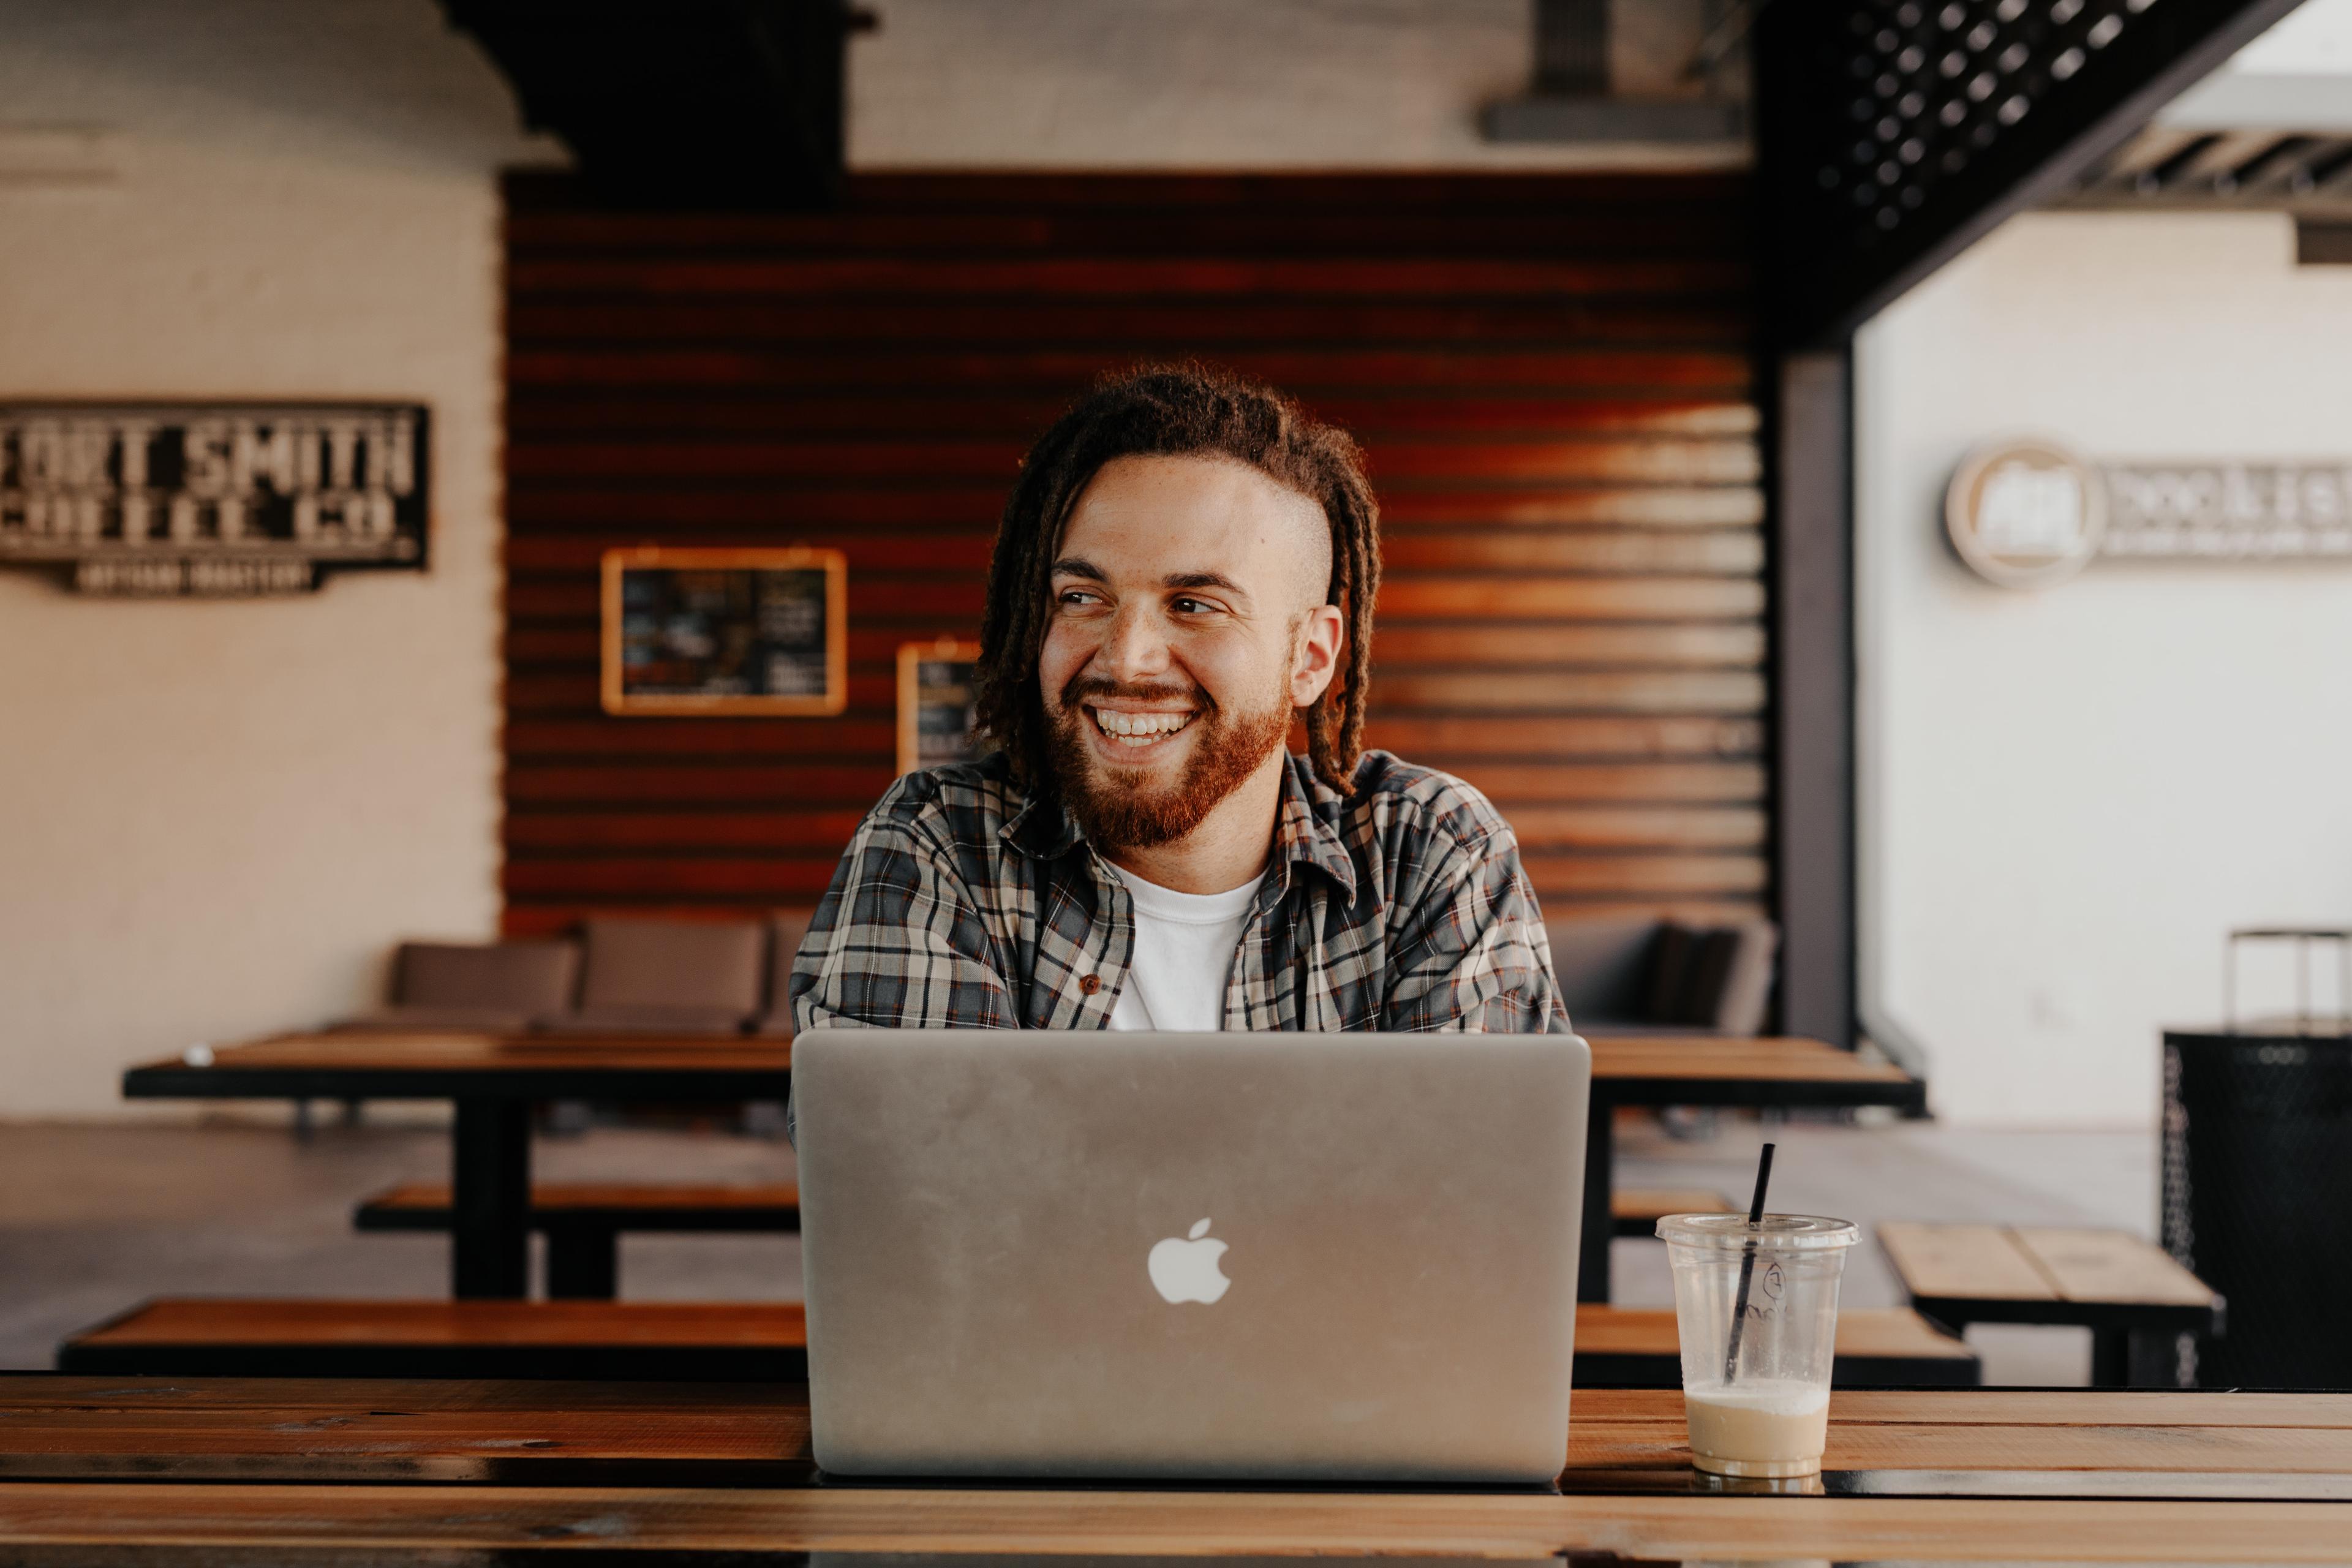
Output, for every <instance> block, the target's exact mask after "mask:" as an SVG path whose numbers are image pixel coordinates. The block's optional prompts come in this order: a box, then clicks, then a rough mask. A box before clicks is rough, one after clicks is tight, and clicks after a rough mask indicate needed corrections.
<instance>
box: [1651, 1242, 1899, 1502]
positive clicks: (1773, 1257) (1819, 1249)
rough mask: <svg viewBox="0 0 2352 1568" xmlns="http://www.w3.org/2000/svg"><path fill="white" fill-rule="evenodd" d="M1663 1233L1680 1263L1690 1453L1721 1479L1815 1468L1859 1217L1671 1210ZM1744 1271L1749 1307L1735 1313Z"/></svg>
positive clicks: (1805, 1472)
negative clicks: (1757, 1218) (1759, 1216)
mask: <svg viewBox="0 0 2352 1568" xmlns="http://www.w3.org/2000/svg"><path fill="white" fill-rule="evenodd" d="M1658 1235H1659V1237H1661V1238H1663V1239H1664V1242H1665V1244H1666V1260H1667V1262H1668V1263H1670V1264H1671V1265H1672V1266H1673V1268H1674V1275H1675V1327H1676V1328H1677V1329H1678V1330H1679V1331H1680V1333H1681V1338H1682V1351H1683V1415H1684V1417H1685V1420H1687V1421H1688V1423H1689V1424H1690V1445H1691V1462H1692V1463H1693V1464H1695V1465H1696V1466H1697V1467H1698V1468H1700V1469H1702V1470H1706V1471H1708V1472H1710V1473H1712V1474H1715V1475H1718V1476H1810V1475H1816V1474H1819V1473H1820V1471H1821V1468H1822V1446H1823V1444H1824V1443H1825V1442H1826V1441H1827V1440H1828V1436H1829V1419H1830V1363H1832V1360H1833V1359H1834V1358H1835V1356H1836V1354H1837V1300H1838V1280H1839V1279H1840V1278H1841V1277H1842V1276H1843V1274H1844V1272H1845V1251H1846V1248H1847V1247H1852V1246H1853V1244H1854V1241H1855V1240H1856V1238H1857V1233H1856V1232H1855V1230H1854V1227H1853V1225H1852V1224H1851V1223H1849V1222H1848V1221H1845V1220H1842V1219H1822V1218H1819V1217H1816V1216H1813V1215H1787V1214H1774V1215H1765V1216H1764V1218H1763V1221H1762V1222H1761V1223H1760V1224H1759V1225H1757V1226H1753V1227H1750V1226H1749V1225H1748V1216H1747V1215H1738V1214H1675V1215H1666V1216H1665V1217H1664V1219H1662V1220H1660V1221H1658ZM1743 1273H1744V1275H1745V1278H1746V1290H1747V1300H1746V1310H1745V1311H1744V1312H1743V1313H1739V1314H1738V1316H1737V1317H1735V1312H1737V1311H1738V1306H1739V1303H1740V1291H1741V1281H1742V1276H1743ZM1735 1321H1736V1322H1737V1323H1738V1339H1737V1343H1736V1345H1735V1342H1734V1337H1733V1324H1734V1323H1735Z"/></svg>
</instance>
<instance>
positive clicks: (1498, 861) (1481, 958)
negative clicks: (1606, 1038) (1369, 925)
mask: <svg viewBox="0 0 2352 1568" xmlns="http://www.w3.org/2000/svg"><path fill="white" fill-rule="evenodd" d="M1480 804H1481V805H1483V804H1484V803H1483V802H1481V803H1480ZM1488 811H1489V813H1491V808H1488ZM1490 821H1491V823H1492V826H1491V827H1490V828H1489V829H1488V830H1487V831H1486V832H1485V833H1483V834H1481V835H1480V836H1479V837H1476V838H1475V839H1473V840H1471V841H1468V842H1463V841H1460V840H1454V841H1452V842H1450V843H1445V841H1444V839H1443V838H1441V839H1440V840H1439V842H1440V843H1444V844H1445V847H1444V848H1442V849H1440V848H1438V847H1436V846H1435V845H1432V846H1431V848H1432V851H1433V852H1432V854H1431V855H1430V856H1429V858H1427V860H1425V861H1424V862H1423V868H1424V875H1423V876H1421V877H1419V878H1416V879H1414V881H1415V882H1416V883H1417V886H1416V887H1414V888H1413V889H1410V890H1411V891H1412V894H1413V896H1412V898H1411V900H1410V903H1411V907H1410V909H1409V910H1403V911H1400V913H1399V915H1398V916H1392V917H1391V919H1392V929H1394V930H1395V931H1397V932H1398V935H1397V936H1396V938H1395V939H1394V940H1393V941H1392V942H1391V945H1390V948H1389V973H1388V991H1387V1000H1386V1002H1385V1004H1384V1005H1383V1006H1382V1008H1381V1028H1383V1029H1393V1030H1400V1031H1403V1030H1416V1029H1422V1030H1434V1029H1462V1030H1476V1031H1482V1032H1486V1033H1490V1034H1517V1035H1543V1034H1567V1033H1569V1032H1570V1026H1569V1021H1568V1010H1567V1008H1566V1007H1565V1006H1563V1005H1561V1003H1560V998H1559V984H1557V983H1556V982H1555V981H1554V980H1553V978H1552V973H1551V942H1550V941H1549V938H1547V937H1546V936H1545V934H1544V925H1543V914H1542V911H1541V910H1538V908H1537V905H1536V894H1535V889H1534V888H1533V887H1531V886H1529V885H1528V878H1527V872H1526V870H1525V869H1524V868H1522V867H1521V866H1520V864H1519V844H1518V839H1517V836H1515V835H1514V834H1513V833H1512V832H1511V830H1510V827H1509V826H1507V824H1505V823H1504V822H1502V821H1501V819H1500V818H1499V817H1491V816H1490ZM1398 891H1399V892H1401V893H1402V892H1407V891H1408V889H1406V888H1400V889H1398Z"/></svg>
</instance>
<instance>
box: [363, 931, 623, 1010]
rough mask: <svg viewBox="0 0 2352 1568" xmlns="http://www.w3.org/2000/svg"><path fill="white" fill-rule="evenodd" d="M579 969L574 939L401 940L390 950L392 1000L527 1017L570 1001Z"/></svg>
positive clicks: (402, 1004)
mask: <svg viewBox="0 0 2352 1568" xmlns="http://www.w3.org/2000/svg"><path fill="white" fill-rule="evenodd" d="M579 974H580V948H579V944H578V943H576V942H566V941H534V942H402V943H401V944H400V948H399V951H398V952H395V953H394V955H393V962H392V996H391V1001H392V1005H394V1006H395V1007H454V1008H464V1009H476V1010H488V1011H490V1012H494V1013H499V1014H501V1015H513V1016H521V1017H524V1018H529V1017H530V1016H532V1015H534V1014H539V1013H551V1012H556V1011H558V1010H560V1009H562V1008H565V1007H569V1006H570V1005H572V986H573V984H574V983H575V982H576V981H577V980H578V978H579Z"/></svg>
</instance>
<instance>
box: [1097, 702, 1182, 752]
mask: <svg viewBox="0 0 2352 1568" xmlns="http://www.w3.org/2000/svg"><path fill="white" fill-rule="evenodd" d="M1087 713H1088V714H1090V715H1092V716H1093V719H1094V721H1095V729H1096V730H1097V731H1098V732H1100V733H1101V734H1102V736H1103V737H1104V738H1105V739H1107V740H1111V741H1116V742H1118V743H1119V744H1120V745H1122V746H1135V747H1142V746H1148V745H1150V744H1151V743H1152V742H1155V741H1161V740H1165V739H1167V738H1168V737H1169V736H1171V735H1173V734H1175V733H1176V732H1177V731H1180V730H1182V729H1183V728H1185V727H1186V726H1187V725H1189V724H1191V723H1192V721H1193V719H1194V718H1195V717H1196V715H1195V714H1193V713H1191V712H1185V713H1121V712H1118V711H1115V710H1111V709H1108V708H1091V707H1090V708H1088V709H1087Z"/></svg>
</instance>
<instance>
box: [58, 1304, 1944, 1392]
mask: <svg viewBox="0 0 2352 1568" xmlns="http://www.w3.org/2000/svg"><path fill="white" fill-rule="evenodd" d="M807 1333H808V1330H807V1321H806V1320H805V1319H804V1318H803V1315H802V1311H801V1307H800V1304H799V1303H798V1302H776V1303H760V1304H756V1305H754V1304H740V1305H739V1304H735V1303H730V1302H693V1303H677V1304H674V1303H668V1302H635V1301H347V1300H235V1299H213V1298H180V1299H170V1298H167V1299H164V1300H155V1301H150V1302H148V1303H146V1304H145V1305H143V1306H141V1307H137V1308H134V1309H132V1310H131V1311H129V1312H126V1313H124V1314H122V1315H121V1317H119V1318H115V1319H112V1320H110V1321H107V1322H104V1323H101V1324H100V1325H99V1326H98V1327H96V1328H94V1329H89V1330H86V1331H83V1332H81V1333H79V1334H76V1335H75V1336H74V1337H73V1338H71V1339H69V1340H68V1341H66V1342H65V1343H64V1344H63V1345H61V1346H59V1347H58V1371H59V1372H71V1373H96V1374H99V1375H103V1376H111V1377H127V1376H142V1375H161V1376H168V1377H481V1376H485V1375H489V1374H491V1373H495V1374H496V1375H498V1376H499V1377H509V1378H592V1379H607V1380H614V1381H667V1382H680V1383H692V1382H702V1381H711V1380H717V1381H740V1382H750V1383H768V1382H796V1381H799V1380H801V1379H803V1378H805V1377H806V1376H807V1375H808V1370H807V1369H808V1358H807V1344H808V1339H807ZM1576 1339H1577V1349H1576V1381H1577V1383H1578V1384H1580V1385H1583V1386H1586V1387H1593V1388H1605V1387H1620V1388H1673V1387H1676V1386H1678V1385H1679V1384H1680V1383H1681V1379H1682V1373H1681V1361H1680V1355H1679V1345H1678V1342H1677V1341H1676V1339H1675V1314H1674V1310H1673V1309H1671V1308H1664V1307H1660V1308H1633V1307H1605V1306H1596V1305H1590V1304H1588V1305H1585V1306H1581V1307H1579V1308H1578V1309H1577V1314H1576ZM1976 1381H1977V1359H1976V1356H1975V1354H1974V1353H1973V1352H1970V1351H1969V1348H1968V1346H1966V1345H1965V1344H1962V1343H1961V1342H1959V1341H1958V1340H1956V1339H1953V1338H1952V1337H1951V1336H1949V1335H1948V1334H1944V1333H1942V1332H1940V1331H1937V1329H1935V1328H1934V1327H1933V1326H1932V1325H1931V1324H1929V1323H1927V1321H1924V1320H1923V1319H1921V1318H1920V1317H1919V1316H1918V1314H1916V1313H1915V1312H1908V1311H1904V1310H1899V1309H1898V1310H1892V1311H1857V1312H1847V1313H1843V1314H1842V1315H1841V1316H1840V1318H1839V1321H1838V1361H1837V1383H1838V1385H1839V1386H1840V1387H1885V1386H1902V1385H1913V1384H1925V1385H1942V1386H1953V1385H1966V1384H1974V1383H1976Z"/></svg>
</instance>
